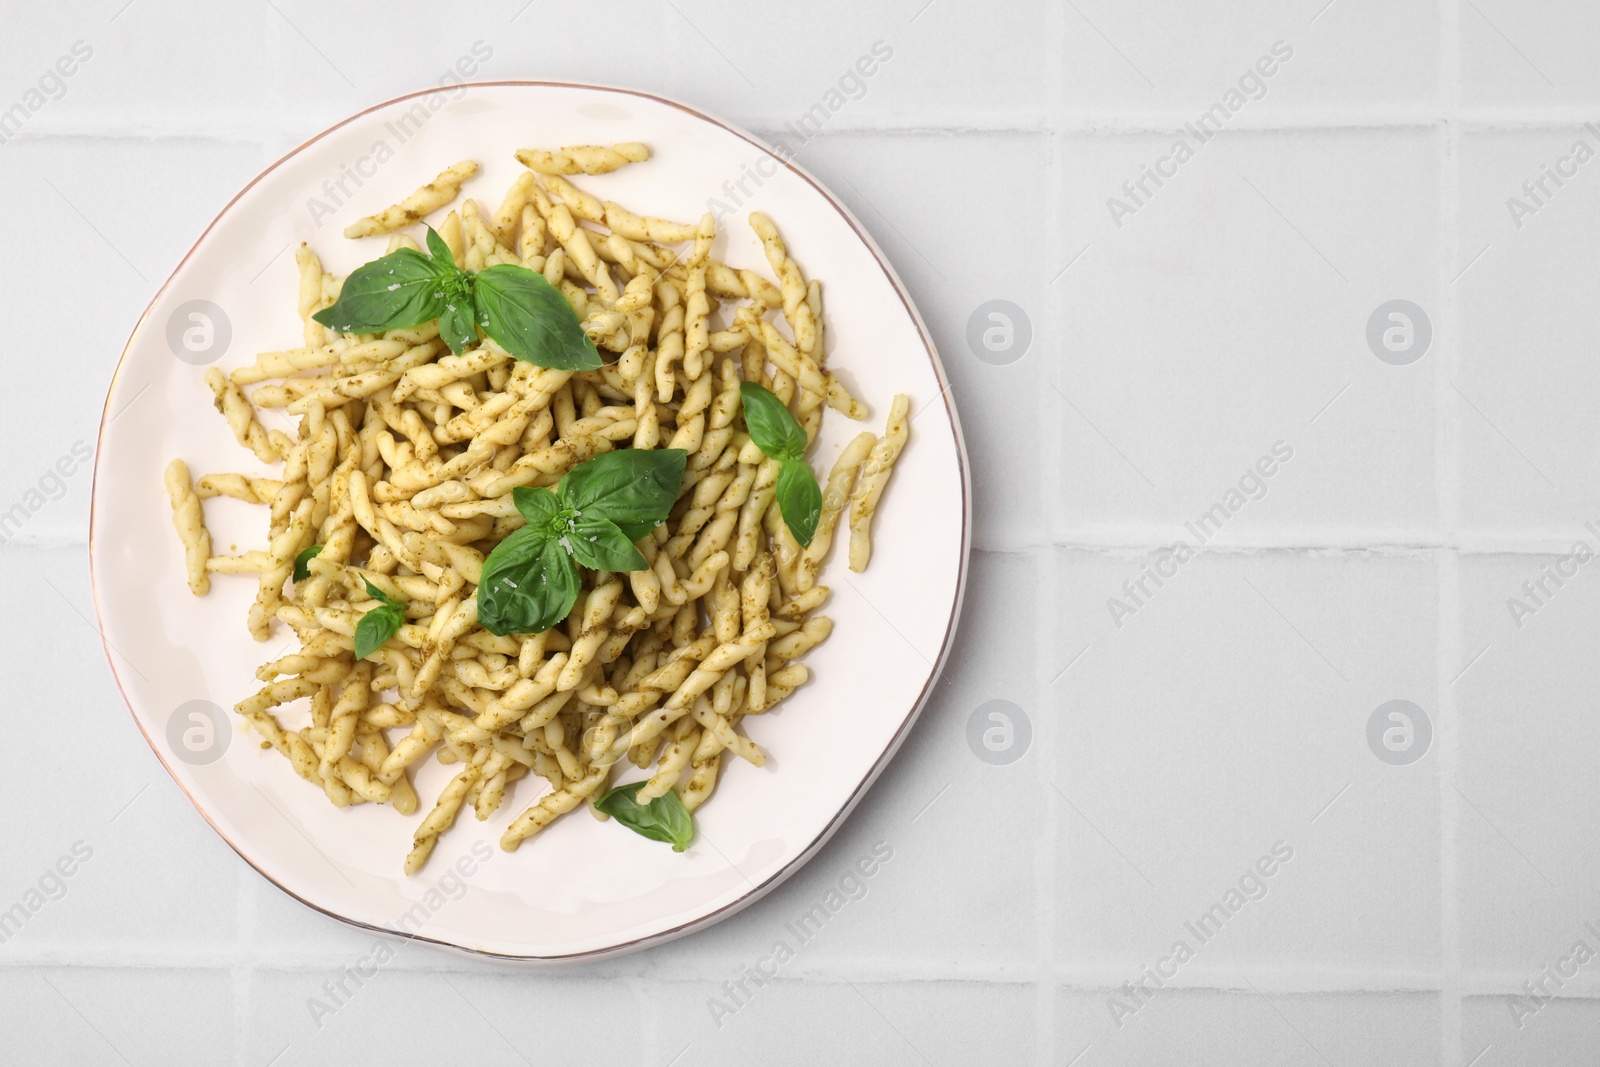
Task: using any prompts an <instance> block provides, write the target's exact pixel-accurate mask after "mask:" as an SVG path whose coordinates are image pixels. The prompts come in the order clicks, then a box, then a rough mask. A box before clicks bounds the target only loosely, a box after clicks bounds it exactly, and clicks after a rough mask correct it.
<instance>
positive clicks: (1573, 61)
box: [1457, 0, 1600, 108]
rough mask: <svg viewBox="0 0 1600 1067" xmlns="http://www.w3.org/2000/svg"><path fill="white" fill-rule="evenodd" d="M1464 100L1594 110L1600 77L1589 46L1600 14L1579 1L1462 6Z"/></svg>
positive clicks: (1481, 1) (1466, 1) (1509, 0)
mask: <svg viewBox="0 0 1600 1067" xmlns="http://www.w3.org/2000/svg"><path fill="white" fill-rule="evenodd" d="M1458 6H1459V12H1458V14H1457V18H1458V19H1459V22H1460V27H1461V28H1460V40H1461V60H1460V62H1461V99H1462V101H1463V102H1464V103H1469V104H1475V105H1479V106H1484V107H1489V108H1506V107H1508V106H1517V105H1522V106H1531V107H1533V108H1538V107H1541V106H1551V105H1571V104H1584V103H1592V102H1593V101H1594V100H1595V99H1596V97H1597V96H1600V77H1597V76H1596V73H1595V71H1594V66H1593V64H1592V63H1590V62H1589V48H1588V45H1589V43H1590V42H1592V41H1593V40H1594V35H1595V33H1596V31H1597V30H1600V17H1597V16H1600V13H1597V12H1596V11H1595V9H1594V7H1593V6H1592V5H1590V4H1585V3H1583V2H1582V0H1558V2H1556V3H1544V4H1539V5H1537V6H1536V7H1529V6H1528V5H1525V4H1518V3H1516V2H1515V0H1459V3H1458Z"/></svg>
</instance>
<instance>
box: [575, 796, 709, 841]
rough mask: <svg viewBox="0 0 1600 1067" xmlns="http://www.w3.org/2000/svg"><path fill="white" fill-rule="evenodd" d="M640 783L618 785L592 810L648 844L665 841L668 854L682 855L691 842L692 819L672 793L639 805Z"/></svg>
mask: <svg viewBox="0 0 1600 1067" xmlns="http://www.w3.org/2000/svg"><path fill="white" fill-rule="evenodd" d="M644 786H645V783H644V782H634V783H632V784H631V785H619V786H617V788H615V789H613V790H611V792H609V793H607V794H606V795H605V796H603V797H601V798H600V799H599V800H597V801H595V803H594V806H595V807H597V808H599V809H600V810H601V811H603V812H605V813H606V814H607V815H609V816H611V817H612V818H613V819H615V820H617V821H618V822H619V823H621V824H622V825H623V826H626V827H627V828H628V829H630V830H632V831H633V832H634V833H636V834H639V835H640V836H642V837H648V838H649V839H650V840H652V841H665V842H667V843H668V844H670V845H671V846H672V851H674V852H682V851H683V850H684V849H686V848H688V847H689V842H690V841H691V840H693V839H694V816H692V815H690V814H689V809H688V808H686V807H684V806H683V798H682V797H680V796H678V794H677V792H676V791H674V790H668V791H667V794H666V795H665V796H660V797H656V798H655V799H654V800H652V801H650V803H648V804H640V803H639V800H638V796H639V790H641V789H643V788H644Z"/></svg>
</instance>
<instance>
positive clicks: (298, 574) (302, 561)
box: [294, 545, 322, 582]
mask: <svg viewBox="0 0 1600 1067" xmlns="http://www.w3.org/2000/svg"><path fill="white" fill-rule="evenodd" d="M321 552H322V546H321V545H312V546H311V547H310V548H304V549H301V550H300V554H299V555H298V556H296V557H295V558H294V580H295V581H297V582H303V581H305V580H306V579H307V578H309V577H311V568H310V567H307V566H306V564H308V563H310V562H311V560H312V559H313V558H314V557H316V556H318V555H320V554H321Z"/></svg>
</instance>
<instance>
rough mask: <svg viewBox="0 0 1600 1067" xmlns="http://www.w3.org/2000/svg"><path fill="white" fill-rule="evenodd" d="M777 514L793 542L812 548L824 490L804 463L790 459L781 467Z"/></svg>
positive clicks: (820, 514)
mask: <svg viewBox="0 0 1600 1067" xmlns="http://www.w3.org/2000/svg"><path fill="white" fill-rule="evenodd" d="M777 496H778V511H779V512H781V513H782V515H783V524H784V525H785V526H787V527H789V532H790V533H792V534H794V539H795V540H796V541H799V542H800V544H801V545H803V546H810V544H811V538H812V537H813V536H814V535H815V534H816V532H817V520H818V519H820V518H821V517H822V487H821V486H820V485H818V484H817V476H816V475H815V474H813V473H812V471H811V464H809V463H807V462H806V461H805V460H803V459H800V458H797V457H790V458H788V459H785V460H784V461H783V466H781V467H779V468H778V488H777Z"/></svg>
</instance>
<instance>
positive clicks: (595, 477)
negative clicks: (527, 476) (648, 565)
mask: <svg viewBox="0 0 1600 1067" xmlns="http://www.w3.org/2000/svg"><path fill="white" fill-rule="evenodd" d="M688 461H689V453H687V452H685V451H684V450H683V449H681V448H651V449H640V448H623V449H618V450H617V451H615V452H606V453H604V454H603V455H599V456H596V457H594V458H593V459H591V460H589V461H588V462H587V463H580V464H578V466H576V467H574V468H572V470H570V471H568V472H567V473H566V475H565V476H564V477H563V478H562V479H561V483H560V484H559V485H557V486H556V496H557V497H558V498H560V501H561V506H562V507H563V508H566V509H570V510H571V511H573V512H575V513H576V514H577V515H578V517H579V518H584V517H586V516H588V515H590V513H593V514H594V516H595V517H598V518H603V519H610V520H611V521H612V522H614V523H616V524H617V525H619V526H621V525H623V524H624V523H626V524H627V525H628V526H630V527H633V526H636V525H637V524H640V523H649V524H650V526H651V528H652V529H653V528H654V527H655V526H656V525H657V524H659V523H660V522H662V521H663V520H665V519H666V517H667V513H668V512H669V511H671V510H672V505H673V503H674V502H675V501H676V500H677V499H678V490H679V489H680V488H681V487H682V485H683V468H684V465H685V464H687V463H688ZM628 532H631V531H628ZM640 536H643V535H642V534H641V535H640ZM635 540H637V538H635Z"/></svg>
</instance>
